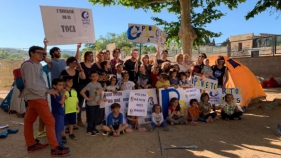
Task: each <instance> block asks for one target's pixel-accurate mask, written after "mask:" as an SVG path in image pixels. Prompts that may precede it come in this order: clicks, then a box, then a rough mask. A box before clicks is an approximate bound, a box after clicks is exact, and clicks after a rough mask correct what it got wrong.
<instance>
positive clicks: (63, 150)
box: [51, 146, 70, 156]
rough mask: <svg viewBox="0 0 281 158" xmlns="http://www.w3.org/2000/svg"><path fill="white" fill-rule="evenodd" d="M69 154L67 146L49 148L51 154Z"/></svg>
mask: <svg viewBox="0 0 281 158" xmlns="http://www.w3.org/2000/svg"><path fill="white" fill-rule="evenodd" d="M68 154H70V151H69V149H67V147H60V146H58V147H56V148H55V149H51V156H66V155H68Z"/></svg>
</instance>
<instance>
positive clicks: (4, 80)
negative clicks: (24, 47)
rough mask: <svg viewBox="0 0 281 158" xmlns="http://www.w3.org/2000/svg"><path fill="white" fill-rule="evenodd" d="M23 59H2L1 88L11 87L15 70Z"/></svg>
mask: <svg viewBox="0 0 281 158" xmlns="http://www.w3.org/2000/svg"><path fill="white" fill-rule="evenodd" d="M22 62H23V61H22V60H0V89H9V88H10V87H11V85H12V84H13V82H14V75H13V70H14V69H17V68H20V66H21V64H22Z"/></svg>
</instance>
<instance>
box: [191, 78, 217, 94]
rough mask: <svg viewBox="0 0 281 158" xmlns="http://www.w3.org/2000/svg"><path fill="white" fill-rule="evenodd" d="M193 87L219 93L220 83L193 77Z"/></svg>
mask: <svg viewBox="0 0 281 158" xmlns="http://www.w3.org/2000/svg"><path fill="white" fill-rule="evenodd" d="M193 87H194V88H199V89H202V90H207V91H217V88H218V81H217V80H212V79H208V78H202V77H199V76H194V77H193Z"/></svg>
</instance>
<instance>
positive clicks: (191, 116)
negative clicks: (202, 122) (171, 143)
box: [187, 99, 199, 126]
mask: <svg viewBox="0 0 281 158" xmlns="http://www.w3.org/2000/svg"><path fill="white" fill-rule="evenodd" d="M189 105H190V107H189V108H188V109H187V121H190V122H191V125H193V126H196V125H197V121H198V118H199V107H198V101H197V99H191V100H190V102H189Z"/></svg>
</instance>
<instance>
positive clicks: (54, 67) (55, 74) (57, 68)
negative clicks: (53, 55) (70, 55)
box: [50, 59, 66, 80]
mask: <svg viewBox="0 0 281 158" xmlns="http://www.w3.org/2000/svg"><path fill="white" fill-rule="evenodd" d="M65 67H66V63H65V60H64V59H59V60H54V59H52V64H51V67H50V71H51V77H52V79H51V80H53V79H54V78H59V77H60V74H61V72H62V71H63V70H65Z"/></svg>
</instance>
